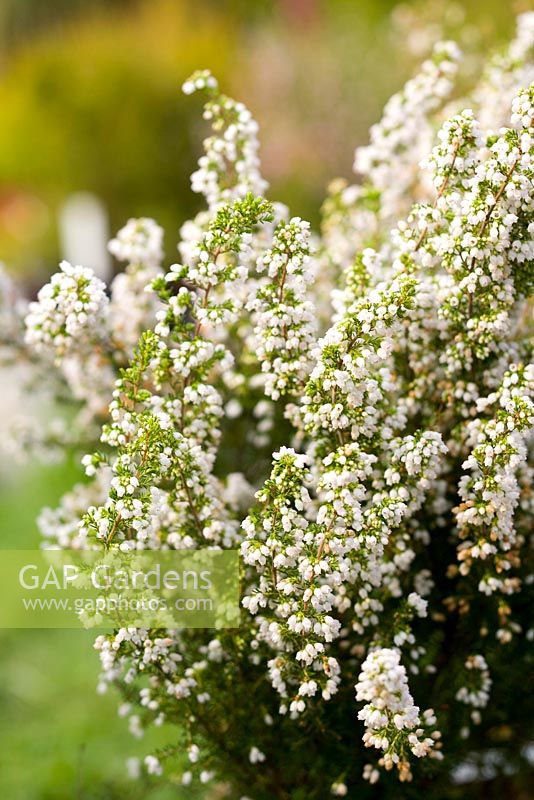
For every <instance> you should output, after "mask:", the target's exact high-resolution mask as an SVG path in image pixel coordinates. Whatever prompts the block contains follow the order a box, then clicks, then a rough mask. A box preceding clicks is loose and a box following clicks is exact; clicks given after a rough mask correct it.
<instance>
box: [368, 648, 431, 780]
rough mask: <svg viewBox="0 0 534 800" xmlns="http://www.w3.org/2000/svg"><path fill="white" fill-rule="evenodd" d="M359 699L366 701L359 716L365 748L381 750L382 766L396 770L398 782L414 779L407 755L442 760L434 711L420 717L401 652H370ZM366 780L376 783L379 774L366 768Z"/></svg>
mask: <svg viewBox="0 0 534 800" xmlns="http://www.w3.org/2000/svg"><path fill="white" fill-rule="evenodd" d="M356 699H357V700H358V701H362V700H364V701H365V702H366V705H365V706H364V707H363V708H362V710H361V711H360V712H359V713H358V719H361V720H363V722H364V724H365V727H366V728H367V731H366V733H365V734H364V737H363V740H364V743H365V746H366V747H376V748H377V749H378V750H382V752H383V753H384V755H383V756H382V757H381V759H380V762H379V763H380V765H381V766H383V767H384V768H385V769H386V770H390V769H393V768H394V767H395V768H396V769H397V770H398V771H399V780H401V781H409V780H411V779H412V777H413V776H412V773H411V771H410V761H409V758H408V753H412V754H413V755H414V756H416V757H417V758H422V757H423V756H426V755H429V754H430V755H431V756H432V757H433V758H441V757H442V754H441V752H440V750H439V748H440V744H441V743H440V741H439V740H440V738H441V736H440V733H439V731H437V730H432V728H433V726H434V725H435V723H436V716H435V714H434V711H433V710H432V709H428V710H427V711H424V712H423V713H422V714H420V712H419V708H418V707H417V706H416V705H415V704H414V701H413V698H412V696H411V694H410V690H409V688H408V678H407V675H406V670H405V668H404V667H403V665H402V664H401V661H400V653H399V651H398V650H393V649H388V648H382V649H377V650H372V651H371V652H370V653H369V655H368V656H367V658H366V659H365V661H364V662H363V664H362V669H361V672H360V676H359V678H358V683H357V684H356ZM429 731H430V735H427V733H428V732H429ZM364 777H366V778H367V779H368V780H370V781H371V783H374V782H375V781H376V780H377V779H378V773H377V771H376V770H374V769H372V768H367V769H366V770H365V771H364Z"/></svg>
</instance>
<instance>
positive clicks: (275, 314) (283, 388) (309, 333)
mask: <svg viewBox="0 0 534 800" xmlns="http://www.w3.org/2000/svg"><path fill="white" fill-rule="evenodd" d="M309 240H310V225H309V223H308V222H303V221H302V220H301V219H299V218H298V217H295V218H294V219H291V220H290V221H289V222H288V223H285V222H280V223H279V225H278V226H277V228H276V231H275V234H274V238H273V242H272V247H271V248H270V249H269V250H267V251H266V252H265V253H264V254H263V255H262V256H260V258H259V259H258V264H257V269H258V271H259V272H260V273H261V272H263V271H264V270H265V271H266V272H267V276H268V277H267V280H268V282H267V283H266V284H261V285H260V288H259V289H258V291H257V292H256V295H255V297H254V298H253V299H252V300H250V301H249V303H248V308H249V309H250V310H251V311H252V312H253V322H254V336H255V352H256V355H257V357H258V359H259V361H260V363H261V368H262V371H263V372H265V373H267V374H266V381H265V394H266V395H268V396H269V397H271V398H272V399H273V400H278V398H279V397H280V396H281V395H286V394H296V393H297V392H298V391H299V389H300V388H301V387H302V383H303V380H304V378H305V377H306V374H307V373H308V371H309V368H310V346H311V344H312V343H313V342H314V341H315V339H314V328H315V324H314V323H315V317H314V306H313V304H312V303H311V302H310V301H309V300H307V299H306V290H307V286H308V285H309V282H310V278H311V275H310V272H311V270H310V267H309V261H310V242H309Z"/></svg>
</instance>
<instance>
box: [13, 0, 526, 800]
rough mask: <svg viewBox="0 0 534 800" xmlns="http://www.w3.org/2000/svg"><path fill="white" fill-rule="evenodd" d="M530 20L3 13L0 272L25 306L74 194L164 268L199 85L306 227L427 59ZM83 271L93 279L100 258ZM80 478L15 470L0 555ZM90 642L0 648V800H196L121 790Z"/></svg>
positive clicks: (228, 8) (240, 5)
mask: <svg viewBox="0 0 534 800" xmlns="http://www.w3.org/2000/svg"><path fill="white" fill-rule="evenodd" d="M529 6H530V7H532V5H531V4H529V3H528V2H519V3H517V4H515V5H512V4H510V3H508V2H502V0H485V2H484V3H482V2H480V0H470V1H469V2H467V1H466V2H461V3H460V2H456V3H455V2H446V0H437V2H428V0H425V2H420V1H419V0H416V1H415V2H405V3H402V4H399V3H395V2H393V1H392V0H353V1H352V0H322V2H321V1H320V0H278V1H277V0H272V1H271V2H270V1H269V0H0V45H1V47H0V53H1V55H0V261H2V262H4V263H5V265H6V268H7V270H8V271H9V272H11V273H12V274H13V275H14V276H15V277H16V278H17V280H18V281H19V282H20V284H21V286H22V287H23V289H24V291H25V292H26V293H27V294H28V295H31V294H32V293H34V292H35V290H36V289H37V288H38V286H39V285H41V283H42V282H44V281H45V280H46V279H47V277H48V276H49V275H50V273H51V272H52V271H54V269H55V265H56V264H57V261H58V259H59V258H61V257H62V256H64V255H68V254H69V253H70V252H71V251H72V241H71V240H72V237H73V236H74V238H76V231H74V233H73V231H72V218H71V219H70V222H68V221H67V222H68V225H67V227H69V226H70V228H69V230H68V231H67V233H65V224H67V223H64V224H63V227H62V224H61V223H60V220H61V219H62V218H63V219H64V218H65V204H66V203H67V205H68V203H69V198H71V199H72V197H75V198H76V197H78V198H79V193H80V192H82V193H85V194H84V195H83V196H84V197H85V199H87V193H89V195H90V198H91V202H93V203H94V204H96V207H97V209H98V214H99V217H98V218H99V220H100V230H101V231H102V230H103V231H108V232H109V233H110V234H111V233H113V232H114V231H115V230H116V229H117V228H118V227H120V226H121V225H122V224H123V223H124V222H125V221H126V219H127V218H128V217H130V216H140V215H146V216H154V217H155V218H156V219H157V220H158V221H159V222H160V223H161V224H162V225H163V226H164V228H165V232H166V250H167V256H168V258H169V259H171V260H174V257H175V256H174V253H175V246H176V242H177V239H178V230H179V227H180V224H181V223H182V222H183V221H184V220H185V219H187V218H188V217H189V216H191V215H192V214H193V213H194V212H195V211H196V210H197V209H198V208H199V207H200V200H199V198H198V197H196V196H194V195H192V194H191V192H190V190H189V175H190V173H191V171H192V170H193V169H194V166H195V162H196V158H198V155H199V154H200V150H201V141H202V137H203V135H205V126H204V124H203V122H202V120H201V116H200V105H199V102H200V101H198V100H197V99H196V98H193V99H191V98H189V99H188V98H185V97H184V96H183V95H182V94H181V92H180V85H181V83H182V82H183V80H184V79H185V78H186V77H187V76H188V74H189V73H190V72H192V71H193V70H194V69H196V68H204V67H209V68H210V69H212V71H213V72H214V73H215V74H216V75H217V77H218V78H219V79H220V82H221V84H222V86H223V88H224V89H225V90H226V91H227V92H228V93H232V94H233V95H234V96H236V97H239V98H240V99H242V100H244V101H245V102H246V103H247V105H249V107H250V108H251V110H252V112H253V114H254V116H255V117H256V118H257V119H258V121H259V122H260V125H261V142H262V148H261V153H262V162H263V167H264V174H265V176H266V177H267V179H268V180H269V182H270V184H271V191H270V196H271V197H273V198H275V199H280V200H283V201H284V202H287V203H289V204H290V206H291V208H292V210H293V212H294V213H298V214H300V215H302V216H304V217H308V218H310V219H311V220H312V221H313V222H314V223H317V220H318V209H319V206H320V203H321V200H322V197H323V194H324V187H325V184H326V183H327V182H328V181H329V180H330V179H331V178H333V177H335V176H336V175H344V176H347V177H350V174H351V165H352V155H353V149H354V146H355V145H357V144H362V143H365V141H366V137H367V130H368V128H369V126H370V124H372V123H373V122H374V121H376V120H377V119H378V117H379V116H380V112H381V108H382V107H383V105H384V102H385V101H386V100H387V98H388V97H389V95H390V94H391V93H392V92H394V91H396V90H397V89H398V88H399V87H400V86H401V85H402V83H403V82H404V80H405V79H406V78H407V77H408V76H409V75H410V74H411V73H412V72H413V70H414V69H415V67H416V64H417V63H418V62H419V61H420V60H421V59H422V58H423V57H424V56H425V54H426V53H427V52H428V50H429V48H430V46H431V44H432V42H433V41H434V40H436V39H438V38H440V37H442V36H444V35H445V36H447V37H453V38H456V39H457V40H459V41H460V44H461V46H462V47H463V49H465V50H467V51H469V52H470V53H471V55H470V56H469V58H468V60H467V63H466V69H467V72H469V70H472V71H473V72H474V71H476V69H477V67H478V64H479V58H478V56H477V53H484V52H485V51H487V48H488V47H489V46H493V45H499V44H500V43H501V42H502V41H504V40H506V39H507V38H508V37H509V36H510V34H511V32H512V31H513V28H514V16H515V13H517V12H518V11H522V10H525V9H526V8H528V7H529ZM69 237H70V238H69ZM69 241H70V242H71V244H70V245H69ZM69 247H70V249H69ZM80 247H81V248H82V250H83V242H82V243H81V244H80V246H79V247H78V249H77V250H76V252H79V251H80ZM75 249H76V248H75ZM88 258H89V261H90V260H91V258H95V259H96V260H98V258H100V259H101V260H103V261H105V256H104V255H102V253H101V254H100V256H98V254H96V255H95V253H94V250H92V251H90V255H88ZM88 265H89V266H95V267H96V266H97V264H96V263H95V264H94V265H93V264H92V263H89V264H88ZM109 268H110V267H109V265H108V266H105V265H104V267H102V269H104V270H106V269H107V270H109ZM77 477H79V475H78V470H77V467H76V465H75V464H74V463H72V462H71V461H67V462H66V463H64V464H61V465H59V466H58V465H56V466H39V465H37V464H33V465H31V466H28V465H27V466H25V467H19V466H16V465H14V464H11V463H9V464H8V465H7V468H5V469H3V470H2V471H1V472H0V478H1V480H2V487H1V488H0V520H1V522H0V526H1V529H0V535H1V540H0V546H1V547H3V548H10V547H11V548H14V547H17V548H31V547H36V546H38V543H39V538H38V532H37V529H36V526H35V517H36V516H37V514H38V512H39V510H40V509H41V507H42V506H43V505H54V504H55V503H56V502H57V500H58V499H59V497H60V496H61V494H62V493H63V492H64V491H65V490H66V489H67V488H68V487H69V486H70V485H71V484H72V483H73V482H74V480H75V479H76V478H77ZM92 638H93V637H92V635H91V634H85V633H83V632H78V631H0V650H1V657H0V698H1V701H2V713H1V714H0V797H2V798H4V797H5V798H9V800H48V799H50V800H63V799H64V798H65V800H66V799H67V798H69V799H70V798H76V800H96V799H97V798H99V800H102V799H103V798H108V799H109V800H112V799H113V798H122V797H130V798H133V800H141V798H150V800H167V798H171V797H173V798H180V797H188V798H194V797H195V796H196V795H195V793H194V792H193V791H192V790H187V791H186V790H182V789H180V788H178V787H176V788H169V787H167V788H162V787H159V786H158V785H157V781H151V782H150V783H147V784H144V783H137V782H133V781H129V780H128V778H127V776H126V769H125V761H126V759H127V758H130V757H132V756H136V755H138V756H142V755H144V754H146V753H148V752H150V751H151V750H152V749H153V748H154V747H156V746H157V740H156V739H155V738H150V739H149V738H148V737H147V738H146V739H144V740H141V741H138V740H136V739H134V738H132V737H131V736H130V734H129V733H128V731H127V725H126V723H125V721H124V720H122V719H119V718H118V716H117V710H116V709H117V698H115V697H113V696H110V695H107V696H101V695H98V694H96V693H95V687H96V682H97V672H98V659H97V657H96V654H94V653H93V651H92V647H91V639H92ZM161 735H163V736H164V737H165V732H163V733H162V734H161Z"/></svg>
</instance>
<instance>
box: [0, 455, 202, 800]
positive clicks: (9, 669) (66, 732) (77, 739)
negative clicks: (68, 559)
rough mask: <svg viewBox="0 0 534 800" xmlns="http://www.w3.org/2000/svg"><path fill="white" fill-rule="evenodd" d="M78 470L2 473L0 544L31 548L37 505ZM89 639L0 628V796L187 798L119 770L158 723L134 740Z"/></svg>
mask: <svg viewBox="0 0 534 800" xmlns="http://www.w3.org/2000/svg"><path fill="white" fill-rule="evenodd" d="M76 477H77V476H76V471H75V469H74V467H73V466H72V464H64V465H60V466H51V467H38V468H37V467H36V468H32V469H25V470H23V471H20V472H19V471H16V472H15V473H14V475H13V476H11V478H10V479H9V480H8V481H6V479H3V485H2V489H1V490H0V537H1V538H0V547H1V548H4V549H9V548H12V549H14V548H21V549H22V548H32V547H37V546H38V543H39V534H38V531H37V527H36V525H35V517H36V515H37V513H38V512H39V509H40V508H41V507H42V506H43V505H47V504H48V505H53V504H55V503H56V501H57V500H58V498H59V497H60V495H61V494H62V492H63V491H64V490H65V489H66V488H68V487H69V486H70V484H71V483H73V482H74V480H75V479H76ZM93 639H94V633H91V632H88V631H83V630H80V631H77V630H35V631H34V630H0V707H1V709H2V712H1V714H0V797H2V798H6V799H7V798H9V800H97V799H98V800H114V799H115V798H124V797H128V798H131V800H145V799H146V800H170V798H174V799H175V800H176V799H177V798H178V800H180V799H181V798H184V797H187V798H189V799H190V800H193V798H195V797H196V796H197V795H196V793H195V792H194V791H193V790H187V791H186V790H183V789H181V788H180V787H176V788H174V789H171V788H167V789H164V788H161V787H158V786H157V783H154V782H150V783H143V784H141V783H140V782H136V781H131V780H129V779H128V778H127V774H126V767H125V762H126V759H127V758H129V757H132V756H141V757H142V756H144V755H145V754H147V753H149V752H151V751H153V749H154V748H156V747H157V746H158V740H157V738H156V736H157V735H158V734H159V736H160V737H161V736H162V735H163V736H164V735H165V732H161V731H154V733H153V734H152V733H150V734H147V736H146V737H145V738H144V739H142V740H140V741H139V740H137V739H134V738H133V737H132V736H131V735H130V734H129V732H128V729H127V722H126V721H125V720H124V719H120V718H119V717H118V716H117V696H116V695H115V694H114V693H113V692H111V693H108V694H107V695H103V696H102V695H98V694H97V693H96V683H97V677H98V668H99V663H98V656H97V654H96V653H95V652H94V651H93V649H92V640H93ZM166 735H167V740H168V737H169V735H170V734H169V732H168V731H167V732H166ZM159 743H163V742H162V741H161V740H160V742H159Z"/></svg>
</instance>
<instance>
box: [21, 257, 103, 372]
mask: <svg viewBox="0 0 534 800" xmlns="http://www.w3.org/2000/svg"><path fill="white" fill-rule="evenodd" d="M60 268H61V271H60V272H57V273H56V274H55V275H53V276H52V279H51V280H50V283H47V284H46V286H43V288H42V289H41V290H40V291H39V294H38V295H37V301H36V302H34V303H30V306H29V310H28V315H27V316H26V344H27V345H28V346H29V347H32V348H34V349H35V351H36V352H38V353H51V354H53V355H54V356H55V357H56V358H58V359H61V358H62V356H64V355H65V354H66V353H68V352H69V350H72V349H73V348H76V349H77V348H79V347H80V340H83V341H88V342H90V341H92V340H94V339H95V338H96V339H97V338H98V337H99V336H100V335H101V330H102V327H103V326H104V324H105V322H104V321H105V316H106V313H107V311H108V298H107V295H106V287H105V285H104V283H103V282H102V281H101V280H100V279H99V278H97V277H96V275H94V273H93V272H92V271H91V270H90V269H89V268H88V267H73V266H72V264H69V263H68V261H62V262H61V264H60Z"/></svg>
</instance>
